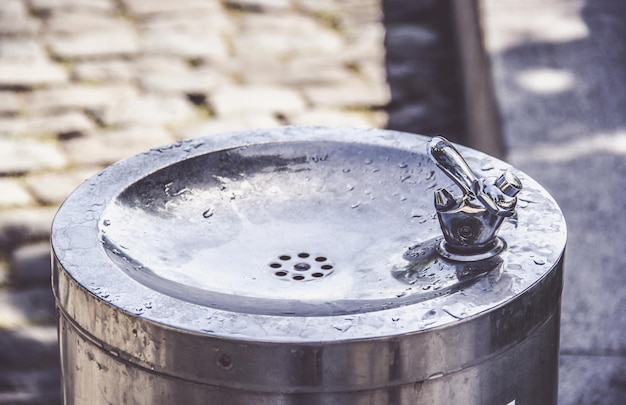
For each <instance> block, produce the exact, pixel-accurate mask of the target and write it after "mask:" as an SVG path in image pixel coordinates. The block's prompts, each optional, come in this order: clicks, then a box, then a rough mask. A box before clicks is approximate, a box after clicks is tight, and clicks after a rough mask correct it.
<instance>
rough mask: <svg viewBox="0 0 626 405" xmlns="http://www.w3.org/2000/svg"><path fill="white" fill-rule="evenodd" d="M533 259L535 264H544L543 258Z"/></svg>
mask: <svg viewBox="0 0 626 405" xmlns="http://www.w3.org/2000/svg"><path fill="white" fill-rule="evenodd" d="M533 261H534V262H535V264H537V265H539V266H543V265H544V264H546V262H545V260H543V259H539V258H537V259H534V260H533Z"/></svg>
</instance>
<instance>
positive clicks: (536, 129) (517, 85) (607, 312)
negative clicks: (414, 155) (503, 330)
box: [482, 0, 626, 405]
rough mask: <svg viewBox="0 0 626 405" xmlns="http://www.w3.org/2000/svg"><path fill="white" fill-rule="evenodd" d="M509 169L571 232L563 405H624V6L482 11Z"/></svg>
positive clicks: (495, 4)
mask: <svg viewBox="0 0 626 405" xmlns="http://www.w3.org/2000/svg"><path fill="white" fill-rule="evenodd" d="M482 6H483V9H482V11H483V19H484V29H485V33H486V44H487V48H488V51H489V55H490V57H491V62H492V67H493V77H494V83H495V89H496V93H497V98H498V103H499V105H500V107H501V113H502V123H503V129H504V135H505V138H506V141H507V144H508V146H509V160H510V161H511V162H512V163H513V164H514V165H515V166H517V167H519V168H521V169H523V170H524V171H526V172H527V173H529V174H530V175H532V176H533V177H535V178H536V179H537V180H538V181H539V182H540V183H542V184H543V185H544V186H545V187H546V188H547V189H548V190H549V191H550V192H551V193H552V195H553V196H554V197H555V198H556V200H557V201H558V202H559V204H560V205H561V207H562V209H563V212H564V214H565V218H566V220H567V222H568V233H569V237H568V248H567V252H566V256H565V271H566V275H565V286H564V292H563V302H562V305H563V313H562V328H561V359H560V360H561V364H560V391H559V403H560V404H561V405H575V404H581V405H590V404H599V405H612V404H614V405H619V404H625V403H626V315H625V314H626V311H625V309H626V273H624V268H626V256H625V255H624V236H625V235H626V219H625V216H624V209H625V207H626V204H625V202H624V201H625V199H626V191H625V189H626V158H625V155H626V114H625V111H626V45H625V44H626V43H625V42H624V39H626V26H625V25H624V19H625V18H626V3H624V2H620V1H609V0H598V1H594V0H587V1H584V0H553V1H551V2H546V1H541V0H483V1H482Z"/></svg>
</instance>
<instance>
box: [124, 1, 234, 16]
mask: <svg viewBox="0 0 626 405" xmlns="http://www.w3.org/2000/svg"><path fill="white" fill-rule="evenodd" d="M122 3H123V4H124V6H126V9H127V10H128V12H129V13H131V14H133V15H137V16H145V15H149V14H157V13H179V12H189V11H193V12H218V11H221V10H222V7H221V4H220V2H218V1H206V0H177V1H171V0H122Z"/></svg>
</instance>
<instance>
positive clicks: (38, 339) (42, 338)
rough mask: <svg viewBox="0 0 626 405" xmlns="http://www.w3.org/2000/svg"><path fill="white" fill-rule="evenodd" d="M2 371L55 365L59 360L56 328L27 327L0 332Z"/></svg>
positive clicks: (0, 367)
mask: <svg viewBox="0 0 626 405" xmlns="http://www.w3.org/2000/svg"><path fill="white" fill-rule="evenodd" d="M0 347H2V350H0V370H7V369H16V370H28V369H34V368H40V367H41V365H42V363H43V364H50V365H51V364H54V363H55V362H57V361H58V358H59V349H58V338H57V328H56V326H25V327H20V328H16V329H13V330H0Z"/></svg>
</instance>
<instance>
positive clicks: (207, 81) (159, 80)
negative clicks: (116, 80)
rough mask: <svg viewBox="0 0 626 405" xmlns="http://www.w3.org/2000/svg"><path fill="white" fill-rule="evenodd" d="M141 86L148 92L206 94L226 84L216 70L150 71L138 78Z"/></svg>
mask: <svg viewBox="0 0 626 405" xmlns="http://www.w3.org/2000/svg"><path fill="white" fill-rule="evenodd" d="M138 81H139V86H140V87H141V88H142V89H143V90H145V91H148V92H159V93H185V94H190V93H206V92H208V91H211V90H213V89H215V88H216V87H217V86H218V85H219V84H221V83H224V81H225V80H224V76H223V75H222V74H220V73H218V72H216V71H215V70H214V69H206V68H204V69H186V70H181V71H148V72H145V73H142V74H140V75H139V77H138Z"/></svg>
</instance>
